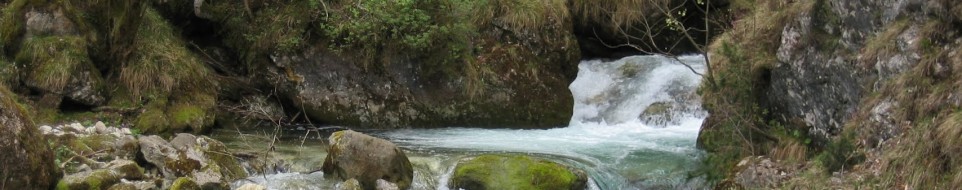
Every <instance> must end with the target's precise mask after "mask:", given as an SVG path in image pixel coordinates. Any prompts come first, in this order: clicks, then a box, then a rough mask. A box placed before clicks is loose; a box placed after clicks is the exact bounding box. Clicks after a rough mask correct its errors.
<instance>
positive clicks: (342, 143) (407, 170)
mask: <svg viewBox="0 0 962 190" xmlns="http://www.w3.org/2000/svg"><path fill="white" fill-rule="evenodd" d="M329 141H330V144H331V146H330V148H329V149H328V155H327V158H325V159H324V166H323V167H322V169H323V171H324V174H325V176H329V177H335V178H339V179H341V180H347V179H357V180H358V182H360V184H361V186H362V187H364V189H374V188H375V187H376V186H377V180H379V179H384V180H387V181H388V182H391V183H396V184H397V186H398V187H399V188H401V189H407V188H408V187H410V185H411V180H412V179H413V177H414V170H413V169H412V166H411V162H410V161H409V160H408V158H407V156H406V155H404V152H403V151H401V149H400V148H398V147H397V146H396V145H394V143H392V142H390V141H387V140H384V139H379V138H376V137H372V136H368V135H365V134H362V133H358V132H355V131H351V130H347V131H339V132H336V133H334V134H332V135H331V137H330V138H329Z"/></svg>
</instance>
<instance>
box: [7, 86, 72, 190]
mask: <svg viewBox="0 0 962 190" xmlns="http://www.w3.org/2000/svg"><path fill="white" fill-rule="evenodd" d="M26 113H27V112H25V111H24V109H23V108H22V107H20V105H18V104H17V103H16V101H15V100H14V95H13V93H11V92H10V91H8V90H7V89H6V87H5V86H2V85H0V153H2V154H0V167H2V169H0V176H3V179H0V180H2V181H0V184H2V186H0V189H2V188H3V187H10V188H23V189H49V188H50V186H51V185H53V184H54V183H56V179H57V178H60V175H61V174H60V173H59V172H60V170H59V169H58V168H57V166H56V165H55V164H54V158H55V157H54V154H53V152H51V151H50V150H51V149H50V147H48V144H47V142H46V139H45V138H43V136H41V134H40V132H39V131H37V126H36V125H34V124H33V122H31V120H30V119H29V118H28V117H27V115H26Z"/></svg>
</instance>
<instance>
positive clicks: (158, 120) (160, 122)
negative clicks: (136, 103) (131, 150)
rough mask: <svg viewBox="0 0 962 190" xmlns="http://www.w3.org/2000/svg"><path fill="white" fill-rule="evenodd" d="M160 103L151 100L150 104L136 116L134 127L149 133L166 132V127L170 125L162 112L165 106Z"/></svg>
mask: <svg viewBox="0 0 962 190" xmlns="http://www.w3.org/2000/svg"><path fill="white" fill-rule="evenodd" d="M158 104H159V105H158ZM161 105H163V104H162V103H161V102H153V103H152V105H150V106H147V109H146V110H145V111H144V112H143V113H141V114H140V115H138V116H137V119H136V121H135V122H134V127H136V128H137V129H139V130H140V131H141V132H144V133H149V134H157V133H163V132H168V131H169V129H168V128H167V127H168V126H170V122H169V121H168V120H167V115H166V114H165V113H164V111H165V110H166V107H165V106H161Z"/></svg>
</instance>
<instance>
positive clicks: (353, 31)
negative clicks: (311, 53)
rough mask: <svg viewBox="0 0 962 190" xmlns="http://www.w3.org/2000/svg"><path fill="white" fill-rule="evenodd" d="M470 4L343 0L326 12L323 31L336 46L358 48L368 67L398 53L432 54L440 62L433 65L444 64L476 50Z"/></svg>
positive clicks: (458, 0)
mask: <svg viewBox="0 0 962 190" xmlns="http://www.w3.org/2000/svg"><path fill="white" fill-rule="evenodd" d="M471 5H472V4H471V1H464V0H402V1H391V0H366V1H357V0H344V1H339V2H337V3H336V4H335V5H334V6H333V7H334V8H332V9H331V13H330V14H329V15H328V16H327V17H323V19H322V23H324V24H323V25H321V26H320V32H321V33H322V36H325V37H326V38H327V39H330V41H329V43H330V44H331V46H332V47H333V48H334V49H336V50H341V51H344V50H354V51H359V53H358V54H359V56H358V57H359V58H362V61H361V65H360V66H361V67H362V68H365V69H371V68H377V67H372V66H376V65H371V63H376V62H387V61H385V60H379V59H377V58H383V57H385V56H387V57H390V56H393V55H404V56H408V57H409V58H429V59H431V60H430V61H427V62H428V63H429V64H435V65H430V66H436V67H445V65H448V64H454V63H459V62H461V61H462V59H464V58H466V57H467V56H464V55H465V53H468V51H470V50H472V48H471V47H470V46H469V40H470V38H471V34H472V33H473V32H471V30H472V27H471V25H469V24H468V23H467V22H466V18H467V17H468V16H467V15H465V13H466V12H467V11H466V10H465V9H467V8H470V6H471ZM439 52H440V53H439ZM432 56H438V57H436V58H432ZM388 61H389V60H388Z"/></svg>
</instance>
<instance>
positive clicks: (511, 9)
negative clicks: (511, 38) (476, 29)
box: [473, 0, 570, 33]
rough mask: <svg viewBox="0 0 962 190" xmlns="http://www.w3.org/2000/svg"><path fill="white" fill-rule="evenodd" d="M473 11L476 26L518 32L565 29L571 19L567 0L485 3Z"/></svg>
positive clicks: (484, 0) (502, 0)
mask: <svg viewBox="0 0 962 190" xmlns="http://www.w3.org/2000/svg"><path fill="white" fill-rule="evenodd" d="M477 3H478V5H475V6H476V7H477V8H476V9H474V10H475V11H474V14H473V15H476V16H475V17H474V23H475V24H477V25H488V24H491V25H496V26H498V27H501V28H507V29H509V30H511V31H514V32H518V33H530V32H537V31H540V30H543V29H548V27H547V26H556V27H559V28H560V27H562V26H563V25H564V23H565V21H566V20H568V19H569V17H570V15H569V14H570V13H569V11H568V5H567V1H564V0H482V1H478V2H477Z"/></svg>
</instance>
